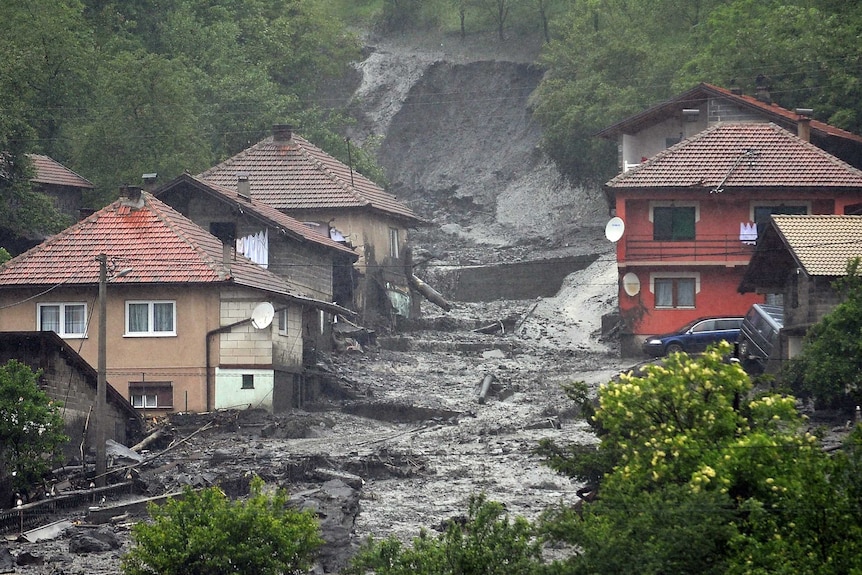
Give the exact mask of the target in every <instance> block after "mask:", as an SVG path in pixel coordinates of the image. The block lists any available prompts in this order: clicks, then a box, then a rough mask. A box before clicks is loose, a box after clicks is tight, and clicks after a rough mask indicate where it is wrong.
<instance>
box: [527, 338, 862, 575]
mask: <svg viewBox="0 0 862 575" xmlns="http://www.w3.org/2000/svg"><path fill="white" fill-rule="evenodd" d="M729 353H730V346H729V344H727V343H722V344H719V345H717V346H713V347H711V348H709V349H708V350H707V351H706V353H704V354H703V355H702V356H700V357H698V358H696V359H695V358H691V357H689V356H688V355H686V354H684V353H676V354H671V355H670V356H669V357H668V358H667V359H665V360H664V361H663V362H662V363H661V364H660V365H648V366H645V367H644V368H643V370H642V372H641V373H639V374H638V375H634V374H625V375H623V376H621V377H620V378H619V380H618V381H613V382H609V383H607V384H606V385H604V386H602V388H601V389H600V390H599V405H598V408H597V409H596V413H595V415H594V416H593V418H592V421H593V423H594V424H595V425H599V426H600V429H601V435H600V443H599V446H598V450H597V451H598V452H599V453H604V459H600V461H601V462H602V468H603V469H604V470H605V471H604V474H603V475H602V479H601V485H600V488H599V502H598V503H596V504H592V505H587V506H585V507H586V509H585V511H584V518H583V520H582V523H581V522H578V521H581V520H580V519H577V520H576V519H575V518H577V517H578V516H577V515H576V514H574V513H572V511H571V510H567V509H563V510H558V511H557V512H556V513H552V514H549V515H548V516H547V519H546V521H545V522H544V532H545V533H546V534H548V535H549V536H553V537H552V540H553V539H559V540H561V541H563V542H565V543H568V544H569V545H573V546H575V547H577V548H578V549H580V552H579V553H576V554H573V555H572V556H571V557H569V558H568V559H567V560H566V561H564V562H562V563H561V564H560V565H558V567H559V568H560V572H562V573H575V574H580V573H624V572H627V571H626V566H628V568H629V569H630V568H631V562H626V561H623V560H622V559H621V558H622V557H626V558H628V557H632V558H633V560H634V561H635V563H636V564H637V565H638V567H639V571H638V572H640V573H655V574H660V573H667V572H675V573H676V572H679V573H695V572H705V573H788V574H789V573H813V574H822V575H833V574H834V575H837V574H838V573H851V572H853V569H859V568H860V565H862V560H860V559H858V557H859V555H858V553H856V552H855V551H853V552H852V553H850V554H849V555H848V554H847V553H848V551H851V550H855V549H858V548H859V547H860V545H862V530H860V529H862V515H859V514H858V509H859V505H860V502H859V499H858V495H859V493H860V491H859V485H860V481H859V479H858V478H857V477H855V476H854V470H858V468H859V461H860V460H859V448H858V441H857V442H856V443H854V444H853V445H852V446H851V447H852V449H848V451H847V453H846V454H845V453H842V454H840V455H838V456H835V457H830V456H829V455H827V454H826V453H825V452H824V451H823V450H822V448H821V446H820V444H819V442H818V440H817V438H816V437H815V436H813V435H812V434H810V433H809V432H807V431H806V430H805V428H804V420H803V419H802V418H801V417H800V416H799V414H798V413H797V411H796V409H795V399H794V398H793V397H786V396H782V395H780V394H776V393H754V391H753V388H752V383H751V381H750V380H749V378H748V376H747V375H746V374H745V372H744V371H743V370H742V369H741V368H740V367H739V365H738V364H737V363H733V362H729V361H727V360H726V357H727V355H728V354H729ZM551 453H553V452H551ZM556 453H557V456H558V457H559V458H560V459H562V458H563V457H564V454H565V452H563V451H558V452H556ZM570 453H571V454H572V455H574V456H576V455H577V452H574V451H572V452H570ZM551 461H552V463H554V465H555V467H556V468H558V469H572V470H575V471H576V472H578V473H581V469H582V467H583V466H582V465H574V464H573V465H568V466H566V465H565V462H564V461H561V460H551ZM830 501H835V505H834V506H833V505H832V504H831V503H830ZM836 524H837V525H840V526H841V527H840V528H839V527H834V525H836ZM647 534H648V535H647ZM687 546H688V547H687Z"/></svg>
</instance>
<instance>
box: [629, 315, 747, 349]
mask: <svg viewBox="0 0 862 575" xmlns="http://www.w3.org/2000/svg"><path fill="white" fill-rule="evenodd" d="M742 320H743V318H741V317H702V318H699V319H696V320H694V321H692V322H689V323H687V324H685V325H684V326H682V327H681V328H679V329H678V330H676V331H674V332H672V333H666V334H664V335H656V336H653V337H648V338H646V339H645V340H644V342H643V345H642V349H643V351H644V353H645V354H647V355H650V356H653V357H660V356H663V355H668V354H670V353H674V352H677V351H684V352H686V353H700V352H702V351H704V350H706V348H707V346H708V345H710V344H712V343H716V342H719V341H721V340H725V341H728V342H730V343H731V344H733V343H736V340H737V339H738V338H739V330H740V328H741V327H742Z"/></svg>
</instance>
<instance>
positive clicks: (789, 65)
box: [676, 0, 862, 133]
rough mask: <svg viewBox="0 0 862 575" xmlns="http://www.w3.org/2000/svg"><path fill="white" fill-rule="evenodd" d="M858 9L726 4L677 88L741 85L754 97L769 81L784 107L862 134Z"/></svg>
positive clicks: (704, 30) (823, 2) (776, 0)
mask: <svg viewBox="0 0 862 575" xmlns="http://www.w3.org/2000/svg"><path fill="white" fill-rule="evenodd" d="M855 8H856V7H854V6H852V5H851V4H849V3H845V2H834V1H832V0H818V1H814V2H809V1H794V0H770V1H766V2H763V1H760V0H733V1H731V2H725V3H721V4H719V5H718V6H716V7H715V9H713V10H712V11H711V12H710V13H709V15H708V17H707V18H705V19H704V22H703V25H702V26H700V27H699V28H698V30H697V34H696V36H697V51H696V52H694V53H692V57H691V58H690V61H689V62H688V63H687V65H685V66H683V67H682V69H681V73H680V75H679V77H678V79H677V82H676V84H677V85H678V86H679V85H681V84H682V85H685V86H690V85H692V84H693V83H695V82H698V81H704V80H705V81H711V82H714V83H717V84H725V85H726V84H728V83H729V82H731V80H736V82H737V84H738V85H739V86H740V87H742V88H744V89H745V90H746V91H747V92H748V93H753V92H754V88H755V84H756V78H757V76H758V75H763V76H765V77H766V82H767V83H768V84H769V86H770V90H769V93H770V97H771V99H773V100H774V101H776V102H778V103H779V104H781V105H782V106H784V107H786V108H790V109H793V108H795V107H810V108H812V109H814V111H815V115H816V117H817V118H818V119H822V120H825V121H827V122H829V123H830V124H832V125H835V126H838V127H840V128H844V129H847V130H850V131H853V132H857V133H858V132H859V130H860V128H862V116H860V114H859V109H860V99H861V98H862V95H860V91H859V84H860V78H862V47H860V45H859V41H858V35H859V30H860V26H862V15H860V13H859V10H857V9H855Z"/></svg>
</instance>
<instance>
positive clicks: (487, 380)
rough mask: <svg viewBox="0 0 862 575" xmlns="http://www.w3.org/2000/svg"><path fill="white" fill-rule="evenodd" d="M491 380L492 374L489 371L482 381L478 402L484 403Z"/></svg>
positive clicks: (492, 379)
mask: <svg viewBox="0 0 862 575" xmlns="http://www.w3.org/2000/svg"><path fill="white" fill-rule="evenodd" d="M492 381H494V376H493V375H491V374H490V373H489V374H488V375H486V376H485V379H484V380H483V381H482V391H480V392H479V403H485V397H486V396H487V395H488V390H489V389H491V382H492Z"/></svg>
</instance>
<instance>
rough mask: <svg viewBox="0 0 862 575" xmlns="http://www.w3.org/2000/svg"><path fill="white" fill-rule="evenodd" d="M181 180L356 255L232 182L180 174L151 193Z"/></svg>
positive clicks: (290, 231) (299, 237)
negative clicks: (223, 183) (246, 194)
mask: <svg viewBox="0 0 862 575" xmlns="http://www.w3.org/2000/svg"><path fill="white" fill-rule="evenodd" d="M182 183H187V184H189V185H192V186H195V188H196V189H199V190H201V191H203V192H204V193H208V194H210V195H212V196H215V197H217V198H219V199H220V200H222V201H223V202H225V203H227V204H229V205H231V206H235V207H237V208H240V209H241V210H242V211H243V212H245V213H248V214H252V215H254V216H256V217H257V218H259V219H261V220H263V221H264V222H265V223H266V224H267V225H270V226H272V227H273V228H275V229H279V230H282V231H284V232H285V233H287V234H289V235H291V236H292V237H294V238H296V239H297V240H299V241H307V242H312V243H315V244H318V245H319V246H320V247H321V248H325V249H330V250H336V251H337V252H339V253H341V254H343V255H349V256H350V257H352V258H353V259H358V258H359V255H358V254H357V253H356V252H354V251H353V250H351V249H350V248H348V247H347V246H345V245H344V244H341V243H339V242H336V241H334V240H332V239H331V238H329V237H328V236H324V235H322V234H319V233H317V232H316V231H314V230H312V229H311V228H309V227H308V226H307V225H305V224H303V223H302V222H300V221H299V220H296V219H294V218H292V217H290V216H288V215H286V214H284V213H283V212H280V211H279V210H277V209H275V208H274V207H272V206H270V205H267V204H265V203H263V202H261V201H259V200H256V199H253V198H249V199H246V198H242V197H240V196H239V195H238V194H237V190H236V186H235V185H234V187H233V188H227V187H224V186H221V185H219V184H216V183H213V182H209V181H206V180H204V179H203V178H200V177H196V176H191V175H189V174H182V175H180V176H178V177H177V178H175V179H174V180H173V181H171V182H169V183H168V184H165V185H164V186H163V187H161V188H159V189H158V190H157V191H156V192H155V195H156V197H158V196H159V195H161V194H163V193H165V192H166V191H168V190H171V189H173V188H174V187H176V186H177V185H179V184H182ZM235 183H236V182H234V184H235Z"/></svg>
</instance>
